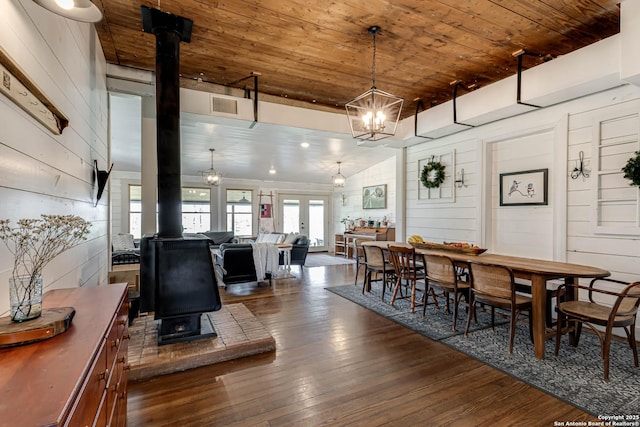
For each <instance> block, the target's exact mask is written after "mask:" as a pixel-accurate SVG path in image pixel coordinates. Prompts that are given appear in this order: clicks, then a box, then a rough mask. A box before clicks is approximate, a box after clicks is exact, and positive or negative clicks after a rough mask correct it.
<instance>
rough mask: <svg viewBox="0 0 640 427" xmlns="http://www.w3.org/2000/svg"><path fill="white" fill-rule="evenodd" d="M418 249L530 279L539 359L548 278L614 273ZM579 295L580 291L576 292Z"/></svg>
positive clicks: (574, 280)
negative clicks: (490, 266)
mask: <svg viewBox="0 0 640 427" xmlns="http://www.w3.org/2000/svg"><path fill="white" fill-rule="evenodd" d="M362 245H373V246H378V247H381V248H383V249H387V248H388V247H389V246H390V245H392V246H406V247H411V246H412V245H410V244H409V243H404V242H392V241H372V242H363V243H362ZM416 253H420V254H438V255H446V256H448V257H449V258H451V259H452V260H454V262H456V263H457V264H458V265H462V266H464V265H466V266H467V267H468V265H469V263H470V262H479V263H483V264H497V265H502V266H505V267H509V268H510V269H511V270H512V271H513V274H514V276H515V277H517V278H520V279H526V280H530V281H531V304H532V306H533V315H532V321H533V344H534V348H535V355H536V358H538V359H544V347H545V341H546V338H547V331H546V324H545V319H546V310H547V308H546V300H547V292H546V291H547V281H549V280H554V279H564V281H565V283H567V284H572V283H577V281H578V279H579V278H596V277H607V276H609V275H610V274H611V273H610V272H609V271H607V270H603V269H601V268H598V267H592V266H588V265H581V264H572V263H568V262H562V261H549V260H542V259H535V258H524V257H515V256H510V255H500V254H492V253H488V252H485V253H482V254H480V255H473V254H469V253H461V252H455V251H448V250H436V249H422V248H417V249H416ZM573 297H574V298H577V294H576V295H574V296H573Z"/></svg>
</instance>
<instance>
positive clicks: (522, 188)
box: [500, 169, 549, 206]
mask: <svg viewBox="0 0 640 427" xmlns="http://www.w3.org/2000/svg"><path fill="white" fill-rule="evenodd" d="M548 174H549V169H536V170H530V171H522V172H510V173H501V174H500V206H525V205H547V204H548V200H547V191H548Z"/></svg>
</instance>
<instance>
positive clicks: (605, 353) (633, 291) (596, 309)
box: [555, 278, 640, 381]
mask: <svg viewBox="0 0 640 427" xmlns="http://www.w3.org/2000/svg"><path fill="white" fill-rule="evenodd" d="M560 288H565V289H566V291H567V292H572V291H573V289H576V288H577V289H582V290H586V291H587V292H588V294H587V295H588V300H587V301H581V300H570V301H563V302H560V303H559V304H558V306H557V310H558V327H557V328H556V348H555V355H556V356H557V355H558V352H559V350H560V339H561V336H562V334H563V333H564V332H568V331H570V330H575V342H574V345H575V346H576V347H577V346H578V341H579V340H580V333H581V331H582V325H583V324H585V325H587V326H588V327H589V328H590V329H591V330H593V332H595V334H596V336H597V337H598V340H599V341H600V355H601V356H602V359H603V360H604V379H605V381H608V380H609V353H610V351H611V337H612V330H613V328H623V329H624V332H625V333H626V334H627V341H628V343H629V346H630V347H631V350H632V351H633V362H634V364H635V366H636V367H638V349H637V344H636V316H637V314H638V305H640V282H635V283H631V284H629V283H628V282H623V281H620V280H615V279H608V278H601V279H593V280H592V281H591V282H590V283H589V286H581V285H578V284H565V285H560ZM560 288H558V289H560ZM572 288H573V289H572ZM570 323H573V328H575V329H571V328H570V327H569V326H570V325H569V324H570ZM596 325H597V326H601V327H604V332H603V331H602V330H599V329H598V328H596V327H595V326H596Z"/></svg>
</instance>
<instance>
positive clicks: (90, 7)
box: [33, 0, 102, 22]
mask: <svg viewBox="0 0 640 427" xmlns="http://www.w3.org/2000/svg"><path fill="white" fill-rule="evenodd" d="M33 2H34V3H36V4H37V5H39V6H42V7H44V8H45V9H47V10H48V11H50V12H53V13H55V14H56V15H60V16H64V17H65V18H69V19H73V20H74V21H80V22H100V21H101V20H102V12H100V9H98V7H97V6H96V5H95V4H93V3H92V2H91V0H33Z"/></svg>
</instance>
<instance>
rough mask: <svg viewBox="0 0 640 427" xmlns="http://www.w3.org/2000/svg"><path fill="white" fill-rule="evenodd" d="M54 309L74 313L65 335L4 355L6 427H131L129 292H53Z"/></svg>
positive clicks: (47, 303)
mask: <svg viewBox="0 0 640 427" xmlns="http://www.w3.org/2000/svg"><path fill="white" fill-rule="evenodd" d="M53 307H74V308H75V310H76V314H75V316H74V318H73V320H72V322H71V326H70V327H69V329H68V330H67V331H66V332H64V333H61V334H59V335H56V336H54V337H53V338H50V339H47V340H44V341H39V342H36V343H31V344H27V345H23V346H19V347H12V348H6V349H2V350H0V426H2V427H4V426H7V427H8V426H11V427H18V426H29V427H34V426H110V427H117V426H125V425H126V422H127V370H128V366H129V365H128V362H127V349H128V345H129V331H128V328H129V326H128V311H129V303H128V299H127V284H126V283H117V284H112V285H102V286H91V287H83V288H70V289H56V290H52V291H49V292H47V293H46V294H45V296H44V299H43V309H47V308H53Z"/></svg>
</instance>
